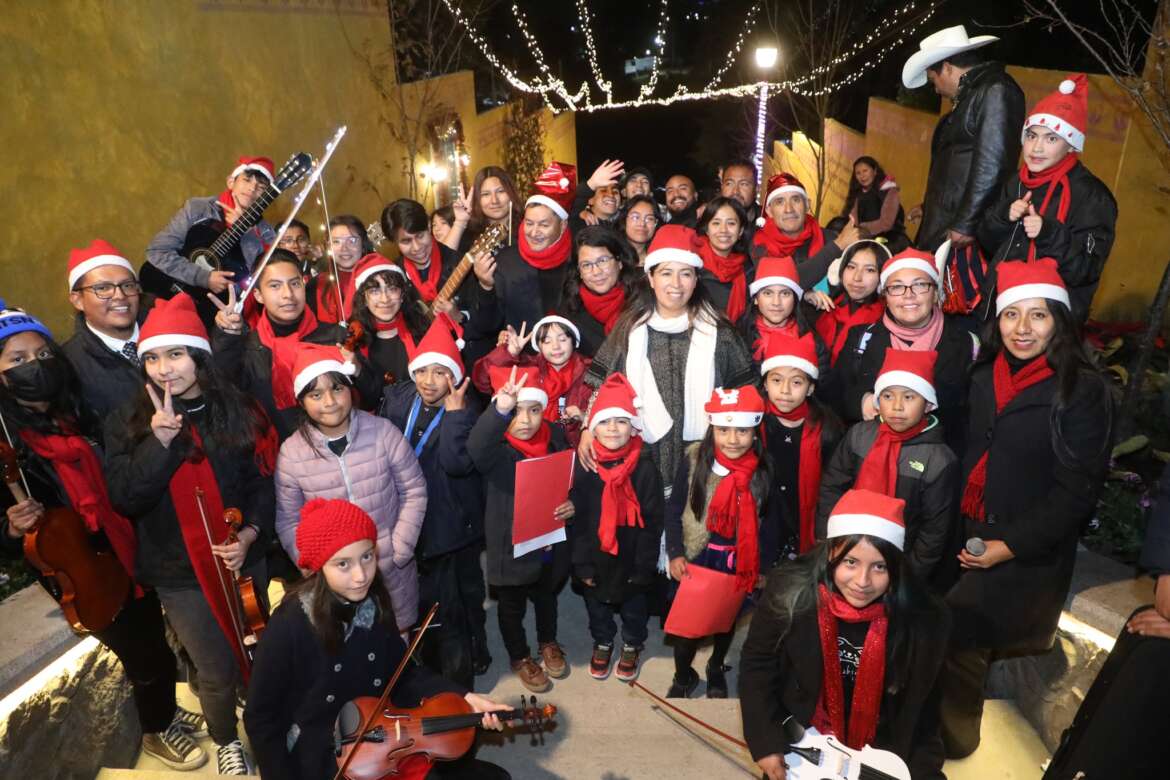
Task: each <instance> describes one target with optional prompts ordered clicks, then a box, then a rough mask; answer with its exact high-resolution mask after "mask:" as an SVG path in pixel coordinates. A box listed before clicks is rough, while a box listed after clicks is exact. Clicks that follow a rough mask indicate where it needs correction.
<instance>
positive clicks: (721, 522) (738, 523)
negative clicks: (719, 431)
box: [707, 447, 760, 593]
mask: <svg viewBox="0 0 1170 780" xmlns="http://www.w3.org/2000/svg"><path fill="white" fill-rule="evenodd" d="M715 462H716V463H718V464H719V465H721V466H723V467H724V468H725V469H727V470H728V471H730V472H731V473H730V474H728V475H727V476H726V477H723V478H722V479H720V480H719V485H718V486H717V487H716V488H715V495H714V496H712V497H711V503H710V505H708V507H707V530H708V531H711V532H712V533H716V534H719V535H720V536H724V537H727V538H728V539H732V538H734V539H735V580H736V587H738V589H739V590H742V591H744V592H745V593H751V592H752V590H753V589H754V588H755V587H756V579H758V578H759V576H760V540H759V515H758V514H757V509H756V499H755V496H753V495H752V491H751V483H752V475H753V474H755V473H756V467H757V466H758V465H759V463H760V458H759V456H758V455H756V453H754V452H751V451H748V452H747V453H746V454H744V455H741V456H740V457H738V458H736V459H735V460H732V459H731V458H728V457H727V456H726V455H724V454H723V452H722V451H721V450H720V449H719V448H718V447H716V448H715Z"/></svg>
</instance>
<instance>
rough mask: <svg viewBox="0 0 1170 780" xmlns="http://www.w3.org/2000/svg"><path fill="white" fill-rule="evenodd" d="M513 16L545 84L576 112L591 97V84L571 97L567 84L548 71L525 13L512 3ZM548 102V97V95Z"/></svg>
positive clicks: (583, 85) (582, 86) (582, 87)
mask: <svg viewBox="0 0 1170 780" xmlns="http://www.w3.org/2000/svg"><path fill="white" fill-rule="evenodd" d="M512 15H513V16H514V17H516V24H517V26H519V28H520V32H521V34H523V36H524V40H525V42H526V43H527V44H528V52H529V54H531V55H532V58H533V59H534V60H536V66H537V67H538V68H540V72H541V73H542V74H544V84H545V86H547V87H548V88H550V89H551V90H552V91H554V92H556V94H557V95H559V96H560V98H561V100H563V101H565V103H567V104H568V106H569V109H570V110H573V111H576V110H577V103H579V102H581V101H582V100H584V99H585V98H586V97H587V96H588V95H589V84H587V83H586V84H582V85H581V88H580V89H578V90H577V94H575V95H571V94H569V91H568V90H567V89H566V88H565V82H563V81H561V80H560V79H558V78H556V77H555V76H553V74H552V71H550V70H549V69H548V64H547V63H546V62H545V61H544V52H542V51H541V50H540V44H539V43H537V42H536V37H535V36H534V35H533V34H532V31H531V30H529V29H528V20H527V19H526V18H525V16H524V12H523V11H521V10H520V6H519V5H518V4H516V3H512ZM546 100H547V95H546Z"/></svg>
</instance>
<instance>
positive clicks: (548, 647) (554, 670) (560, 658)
mask: <svg viewBox="0 0 1170 780" xmlns="http://www.w3.org/2000/svg"><path fill="white" fill-rule="evenodd" d="M540 660H541V661H543V662H544V668H545V670H546V671H548V676H549V677H554V678H556V679H558V680H559V679H561V678H562V677H568V676H569V665H568V664H567V663H565V651H564V650H562V649H561V646H560V645H558V644H557V643H556V642H547V643H545V644H543V645H541V646H540Z"/></svg>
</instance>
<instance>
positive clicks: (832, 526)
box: [825, 490, 906, 550]
mask: <svg viewBox="0 0 1170 780" xmlns="http://www.w3.org/2000/svg"><path fill="white" fill-rule="evenodd" d="M905 511H906V502H905V501H903V500H902V499H900V498H894V497H893V496H887V495H883V494H882V493H875V492H874V491H872V490H847V491H845V494H844V495H843V496H841V498H840V500H838V501H837V504H836V505H835V506H834V507H833V511H831V512H830V513H829V527H828V532H827V534H826V536H825V538H826V539H836V538H839V537H842V536H857V535H865V536H873V537H877V538H878V539H884V540H886V541H887V542H889V543H890V544H892V545H894V546H895V547H897V548H898V549H899V550H901V549H904V545H905V544H906V521H905V519H904V517H903V516H904V514H905Z"/></svg>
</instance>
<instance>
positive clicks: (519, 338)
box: [502, 322, 532, 358]
mask: <svg viewBox="0 0 1170 780" xmlns="http://www.w3.org/2000/svg"><path fill="white" fill-rule="evenodd" d="M527 327H528V323H527V322H521V323H520V332H519V333H516V330H515V329H514V328H513V327H512V326H511V325H509V326H508V329H507V330H506V331H504V332H503V336H502V338H504V339H505V342H504V343H505V344H507V346H508V354H509V355H511V356H512V357H514V358H515V357H520V353H521V352H523V351H524V347H525V345H526V344H528V342H529V341H531V340H532V333H529V334H528V335H527V336H525V335H524V331H525V329H526V328H527Z"/></svg>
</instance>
